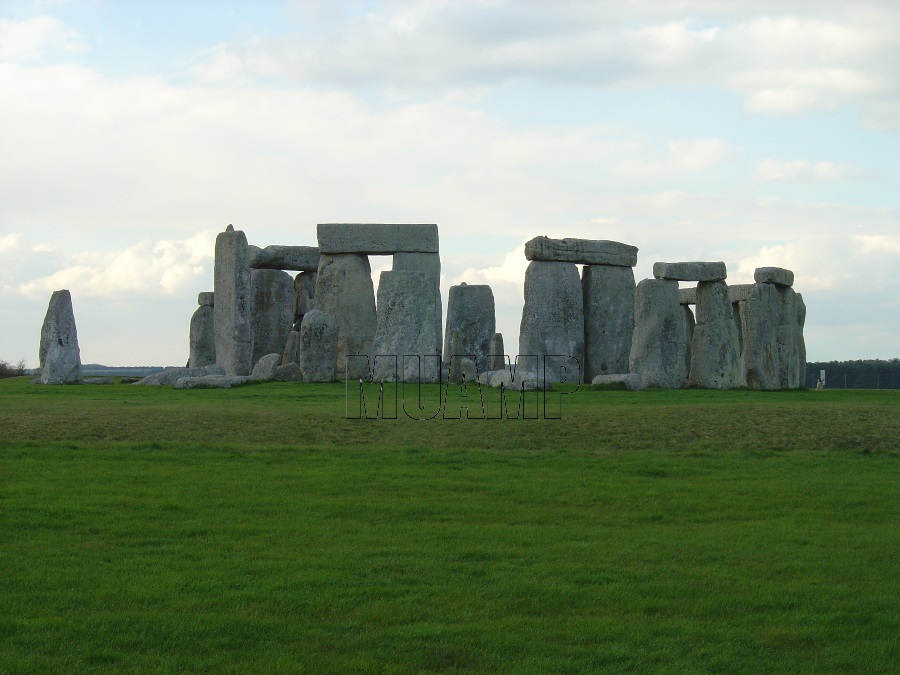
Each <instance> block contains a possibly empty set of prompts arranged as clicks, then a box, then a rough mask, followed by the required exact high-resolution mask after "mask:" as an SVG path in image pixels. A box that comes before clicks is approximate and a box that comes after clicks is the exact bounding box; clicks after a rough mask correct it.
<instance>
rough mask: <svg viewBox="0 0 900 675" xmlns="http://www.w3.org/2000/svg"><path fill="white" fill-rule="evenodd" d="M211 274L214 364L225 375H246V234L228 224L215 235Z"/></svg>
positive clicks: (248, 360)
mask: <svg viewBox="0 0 900 675" xmlns="http://www.w3.org/2000/svg"><path fill="white" fill-rule="evenodd" d="M213 277H214V279H213V281H214V294H215V336H216V364H217V365H219V366H221V367H222V368H223V369H224V370H225V374H226V375H249V374H250V370H251V366H252V363H251V356H252V337H251V328H250V265H249V262H248V252H247V237H246V235H245V234H244V233H243V232H242V231H241V230H235V229H234V227H233V226H231V225H229V226H228V227H227V228H226V230H225V231H224V232H220V233H219V235H218V236H217V237H216V253H215V271H214V274H213Z"/></svg>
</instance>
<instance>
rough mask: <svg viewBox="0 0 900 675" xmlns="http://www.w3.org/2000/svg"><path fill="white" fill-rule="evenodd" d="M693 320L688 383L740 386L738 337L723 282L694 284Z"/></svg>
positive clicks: (726, 386)
mask: <svg viewBox="0 0 900 675" xmlns="http://www.w3.org/2000/svg"><path fill="white" fill-rule="evenodd" d="M696 321H697V323H696V325H695V326H694V334H693V338H692V340H691V365H690V374H689V375H688V379H689V381H690V383H691V384H692V385H694V386H696V387H706V388H708V389H733V388H734V387H737V386H739V385H740V381H741V368H740V354H739V352H738V341H739V338H738V333H737V328H736V327H735V325H734V312H733V311H732V308H731V301H730V300H729V299H728V288H727V286H726V285H725V283H724V282H722V281H701V282H699V283H698V284H697V315H696Z"/></svg>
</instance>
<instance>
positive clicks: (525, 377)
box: [478, 368, 553, 391]
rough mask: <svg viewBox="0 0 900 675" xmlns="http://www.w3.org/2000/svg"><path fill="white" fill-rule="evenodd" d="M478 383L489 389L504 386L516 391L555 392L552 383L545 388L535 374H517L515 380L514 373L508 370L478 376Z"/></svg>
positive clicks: (488, 372)
mask: <svg viewBox="0 0 900 675" xmlns="http://www.w3.org/2000/svg"><path fill="white" fill-rule="evenodd" d="M478 383H479V384H484V385H487V386H489V387H499V386H500V385H501V384H502V385H503V387H504V388H505V389H515V390H516V391H523V390H524V391H535V390H545V391H552V390H553V383H552V382H550V381H549V380H548V381H547V382H546V387H545V386H544V383H542V382H541V378H539V377H538V376H537V375H536V374H535V373H530V372H517V373H516V375H515V378H513V374H512V371H510V370H509V369H507V368H504V369H503V370H489V371H486V372H484V373H481V375H479V376H478Z"/></svg>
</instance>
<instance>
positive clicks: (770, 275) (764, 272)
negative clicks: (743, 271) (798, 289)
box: [753, 267, 794, 286]
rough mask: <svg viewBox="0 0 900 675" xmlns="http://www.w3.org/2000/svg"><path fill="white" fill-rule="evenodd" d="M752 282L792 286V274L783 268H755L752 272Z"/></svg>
mask: <svg viewBox="0 0 900 675" xmlns="http://www.w3.org/2000/svg"><path fill="white" fill-rule="evenodd" d="M753 280H754V281H755V282H756V283H758V284H778V285H779V286H793V285H794V273H793V272H792V271H791V270H786V269H784V268H783V267H757V268H756V270H755V271H754V272H753Z"/></svg>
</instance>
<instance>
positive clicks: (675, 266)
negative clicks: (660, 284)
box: [653, 262, 728, 281]
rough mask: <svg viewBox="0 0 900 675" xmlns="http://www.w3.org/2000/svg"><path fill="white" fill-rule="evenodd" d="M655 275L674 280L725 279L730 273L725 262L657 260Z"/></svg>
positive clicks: (654, 269) (654, 265)
mask: <svg viewBox="0 0 900 675" xmlns="http://www.w3.org/2000/svg"><path fill="white" fill-rule="evenodd" d="M653 276H654V277H656V278H657V279H670V280H673V281H724V280H725V278H726V277H727V276H728V274H727V273H726V271H725V263H723V262H675V263H667V262H656V263H653Z"/></svg>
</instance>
